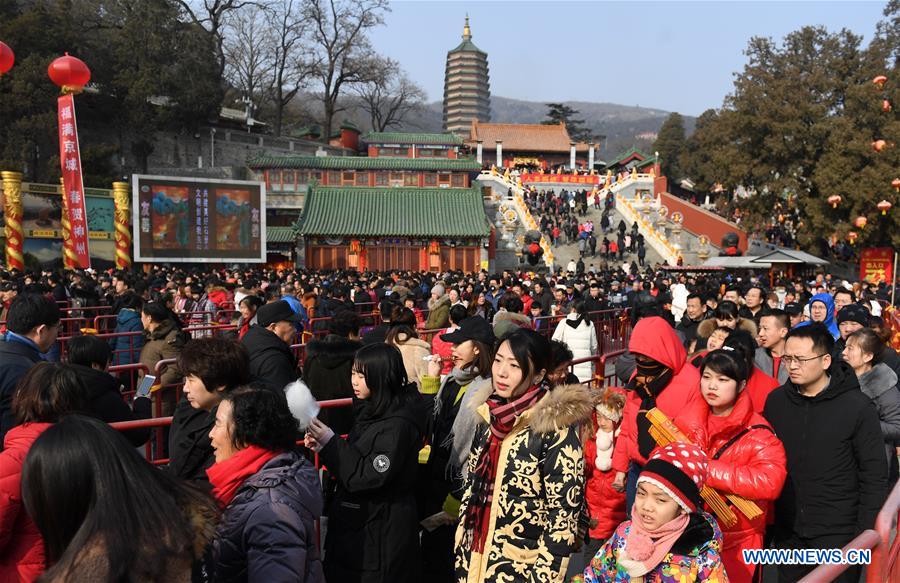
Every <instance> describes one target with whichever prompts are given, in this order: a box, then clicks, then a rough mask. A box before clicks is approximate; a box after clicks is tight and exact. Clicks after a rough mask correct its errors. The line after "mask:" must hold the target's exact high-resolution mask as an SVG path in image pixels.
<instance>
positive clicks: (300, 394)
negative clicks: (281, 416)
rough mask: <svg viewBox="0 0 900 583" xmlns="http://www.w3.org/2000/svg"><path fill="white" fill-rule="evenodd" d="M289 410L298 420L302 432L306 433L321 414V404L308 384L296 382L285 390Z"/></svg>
mask: <svg viewBox="0 0 900 583" xmlns="http://www.w3.org/2000/svg"><path fill="white" fill-rule="evenodd" d="M284 392H285V396H286V397H287V402H288V408H289V409H290V410H291V415H293V416H294V419H296V420H297V423H298V424H299V426H300V431H306V428H307V427H309V424H310V422H311V421H312V420H313V419H315V417H316V415H318V414H319V404H318V403H317V402H316V398H315V397H313V394H312V392H311V391H310V390H309V387H307V386H306V383H304V382H303V381H299V380H298V381H294V382H292V383H291V384H289V385H288V386H287V387H286V388H285V391H284Z"/></svg>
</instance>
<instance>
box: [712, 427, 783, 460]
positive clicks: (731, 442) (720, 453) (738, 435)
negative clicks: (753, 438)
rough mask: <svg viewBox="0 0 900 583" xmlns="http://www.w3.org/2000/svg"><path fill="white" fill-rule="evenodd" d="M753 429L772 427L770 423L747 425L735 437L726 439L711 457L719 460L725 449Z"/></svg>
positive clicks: (768, 428) (768, 429) (769, 428)
mask: <svg viewBox="0 0 900 583" xmlns="http://www.w3.org/2000/svg"><path fill="white" fill-rule="evenodd" d="M751 429H765V430H767V431H772V428H771V427H769V426H768V425H763V424H759V425H751V426H750V427H745V428H744V429H743V430H741V431H739V432H738V433H737V435H735V436H734V437H732V438H731V439H729V440H728V441H726V442H725V444H724V445H722V447H720V448H719V450H718V451H717V452H716V453H715V454H713V456H712V458H711V459H714V460H717V459H719V458H720V457H722V454H723V453H725V450H727V449H728V448H729V447H731V446H732V445H734V444H735V443H737V442H738V440H739V439H740V438H742V437H744V435H745V434H747V433H750V430H751ZM772 433H774V431H772Z"/></svg>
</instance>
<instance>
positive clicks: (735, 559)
mask: <svg viewBox="0 0 900 583" xmlns="http://www.w3.org/2000/svg"><path fill="white" fill-rule="evenodd" d="M747 370H748V369H747V363H746V361H745V360H744V359H743V358H742V357H741V355H740V354H739V353H738V351H735V350H733V349H731V350H729V349H727V348H726V349H722V350H715V351H713V352H711V353H709V355H708V356H707V357H706V359H705V360H704V362H703V364H702V365H701V368H700V392H701V394H702V395H703V399H704V401H705V402H706V403H707V404H708V405H709V408H708V416H707V420H706V428H707V433H708V442H707V448H706V451H707V453H708V454H709V474H708V476H707V479H706V485H707V486H709V487H711V488H713V489H715V490H717V491H718V492H719V493H720V494H723V495H725V494H737V495H738V496H741V497H743V498H746V499H747V500H752V501H754V502H756V504H757V505H758V506H759V507H760V509H761V510H762V511H763V514H762V515H761V516H758V517H757V518H755V519H753V520H750V519H748V518H747V517H746V516H745V515H744V514H742V513H741V512H740V511H738V510H737V509H734V507H733V506H732V508H733V509H734V510H735V514H736V515H737V519H738V520H737V523H736V524H735V525H734V526H730V527H729V526H726V525H724V524H720V526H721V527H722V534H723V535H724V537H725V540H724V546H723V548H722V550H721V555H722V562H723V563H724V564H725V572H726V573H727V574H728V580H729V581H731V582H732V583H751V581H753V577H754V570H755V567H754V566H753V565H747V564H745V563H744V561H743V557H742V554H741V551H743V550H744V549H761V548H763V534H764V532H765V529H766V519H767V517H768V513H769V509H770V506H771V504H772V501H773V500H775V498H777V497H778V495H779V494H780V493H781V488H782V486H783V485H784V480H785V476H786V475H787V466H786V464H787V460H786V458H785V453H784V447H783V446H782V444H781V441H780V440H779V439H778V438H777V437H776V436H775V433H774V432H773V431H772V428H771V427H770V426H769V423H768V422H767V421H766V420H765V419H763V417H762V416H761V415H759V414H758V413H755V412H754V410H753V403H752V399H751V397H750V393H749V392H748V391H747V376H748V375H747Z"/></svg>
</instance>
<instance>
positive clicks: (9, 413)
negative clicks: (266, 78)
mask: <svg viewBox="0 0 900 583" xmlns="http://www.w3.org/2000/svg"><path fill="white" fill-rule="evenodd" d="M775 283H776V285H774V286H764V285H763V283H762V282H761V281H759V280H758V279H756V278H755V277H751V278H748V279H745V280H740V279H738V278H735V277H733V276H730V275H726V276H723V275H721V274H718V273H713V274H707V275H689V274H678V275H671V274H668V273H667V272H662V271H660V272H655V271H653V270H650V269H646V270H640V271H638V272H637V273H636V274H630V273H626V272H625V271H624V270H621V269H616V270H613V269H610V270H607V271H602V272H599V271H587V272H582V273H579V272H578V271H577V270H572V271H569V272H560V273H556V274H549V275H536V274H533V273H523V272H504V273H500V274H488V273H486V272H479V273H459V272H451V273H444V274H434V273H418V272H402V271H397V272H391V273H379V274H376V273H363V274H359V273H355V272H310V271H303V270H284V271H273V270H260V269H231V270H214V271H213V270H210V271H206V272H201V271H199V270H185V269H173V268H159V269H153V270H150V271H148V272H145V273H121V272H119V273H111V274H105V273H104V274H100V273H95V272H90V271H89V272H75V273H67V274H63V275H59V274H53V273H34V274H17V273H10V274H0V302H2V305H3V314H2V326H3V337H2V341H0V439H2V443H3V450H2V452H0V578H3V579H10V580H12V579H17V580H26V581H31V580H36V579H38V578H40V579H41V580H43V581H81V580H90V581H101V580H142V581H188V580H192V581H268V580H272V581H309V582H322V581H329V582H337V583H344V582H347V583H352V582H355V581H359V582H363V581H365V582H370V581H392V582H393V581H401V582H402V581H410V582H419V581H433V582H434V583H443V582H456V583H458V582H471V583H476V582H477V583H481V582H488V581H531V580H534V581H560V582H570V581H587V582H598V581H608V582H620V581H633V580H643V581H660V582H667V581H679V582H681V581H714V582H719V581H726V580H727V581H736V582H739V583H740V582H748V583H749V582H751V581H755V580H757V577H759V567H758V566H757V565H754V564H749V563H747V562H746V561H745V560H744V555H743V554H742V552H743V551H745V550H748V549H761V548H781V549H822V548H825V549H831V548H840V547H842V546H844V545H845V544H846V543H847V542H848V541H850V540H851V539H852V538H853V537H855V536H856V535H858V534H859V533H860V532H862V531H863V530H865V529H867V528H871V527H872V525H873V523H874V520H875V516H876V514H877V512H878V511H879V509H880V507H881V506H882V504H883V503H884V500H885V498H886V496H887V493H888V491H889V489H890V488H891V487H892V486H893V485H894V484H895V483H896V481H897V477H898V464H897V445H898V443H897V442H898V441H900V389H898V373H900V357H898V355H897V352H895V351H894V349H893V348H892V347H891V346H890V343H889V337H890V334H891V332H890V326H889V324H886V322H885V319H884V317H885V316H886V314H884V313H883V310H884V307H885V306H886V304H887V302H886V301H885V300H886V298H887V294H888V293H889V291H888V287H887V286H885V285H884V284H880V285H877V286H874V285H869V284H867V283H865V282H856V283H851V282H841V281H838V280H837V279H835V278H832V277H831V276H830V275H826V274H820V275H817V276H815V277H814V278H813V279H811V280H804V279H797V280H783V281H777V282H775ZM58 302H66V303H67V304H68V305H69V306H71V308H70V309H69V312H70V314H71V313H77V312H78V310H86V309H87V308H88V307H89V306H101V305H102V306H109V307H110V311H109V313H110V315H115V316H116V317H115V325H114V326H115V328H114V329H115V330H116V331H117V333H113V334H112V335H111V337H109V338H106V337H103V335H96V334H92V333H91V332H92V331H90V330H86V331H83V332H82V333H80V334H73V335H71V336H69V337H64V338H60V322H61V312H60V307H59V306H60V304H59V303H58ZM610 320H612V321H615V322H616V323H617V324H623V325H624V324H628V325H629V326H630V335H629V338H628V340H627V351H626V352H625V353H624V354H622V355H620V356H618V358H616V360H615V372H614V374H613V373H612V371H607V370H601V369H599V368H598V367H597V362H598V358H596V357H598V356H599V355H600V352H601V346H602V345H603V342H604V340H605V338H604V334H605V333H604V330H608V328H606V327H604V326H602V325H601V324H602V323H603V322H608V321H610ZM217 325H218V326H217ZM617 329H619V328H618V327H617ZM298 345H299V346H298ZM298 349H299V350H298ZM299 355H302V356H303V358H298V356H299ZM592 357H594V358H592ZM573 360H574V361H575V362H574V363H573ZM161 361H165V362H169V363H171V364H168V365H166V366H163V367H161V368H160V367H158V366H157V365H158V364H159V363H160V362H161ZM128 363H142V364H143V367H142V370H149V371H156V372H159V373H161V374H160V376H159V378H156V379H155V380H154V381H153V384H152V388H151V390H149V391H146V392H143V391H141V390H138V391H137V392H135V393H133V394H132V391H130V390H126V389H127V388H126V387H123V386H121V385H122V383H123V381H124V379H123V378H122V377H121V376H119V374H118V373H113V374H110V372H108V368H109V366H111V365H115V364H119V365H121V364H128ZM144 367H145V368H144ZM607 377H608V378H607ZM604 379H605V380H604ZM129 388H130V387H129ZM335 399H346V400H347V401H346V402H348V403H351V404H350V406H346V407H333V406H331V405H334V404H335V403H333V402H332V403H330V405H329V406H325V404H323V407H324V408H321V409H319V405H318V403H320V402H324V401H333V400H335ZM154 414H155V415H162V416H165V417H169V416H171V425H170V426H167V427H166V428H165V435H166V439H165V443H164V444H163V446H162V447H158V448H156V451H155V454H156V456H155V457H156V458H157V459H160V460H165V463H164V464H163V466H162V467H155V466H154V465H152V464H151V463H149V462H148V461H147V460H146V459H145V458H144V457H143V454H142V453H140V452H143V451H147V450H146V449H143V448H142V449H141V450H138V449H135V448H136V447H137V446H141V445H142V444H145V443H146V442H147V441H148V439H149V438H150V435H151V433H150V431H149V430H148V429H135V428H130V429H129V430H127V431H118V430H116V429H113V428H112V427H111V426H110V425H109V423H114V422H118V421H126V420H137V419H146V418H149V417H151V416H152V415H154ZM151 449H153V448H151ZM316 459H317V460H319V461H320V462H321V465H322V466H323V468H324V471H323V472H320V471H318V470H317V466H316V465H314V463H313V462H314V461H315V460H316ZM811 568H812V567H811V566H804V565H779V566H777V569H776V570H777V577H778V580H780V581H796V580H798V579H799V578H800V577H801V576H802V575H803V574H805V573H806V572H808V571H809V570H810V569H811ZM859 574H860V573H859V567H851V568H849V569H848V570H847V571H846V572H845V573H844V574H842V575H841V576H840V579H839V580H841V581H848V582H849V581H854V582H855V581H858V580H859Z"/></svg>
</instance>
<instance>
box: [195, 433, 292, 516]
mask: <svg viewBox="0 0 900 583" xmlns="http://www.w3.org/2000/svg"><path fill="white" fill-rule="evenodd" d="M280 453H281V452H278V451H270V450H268V449H263V448H261V447H259V446H257V445H251V446H250V447H247V448H244V449H242V450H240V451H238V452H237V453H236V454H234V455H233V456H231V457H230V458H228V459H227V460H225V461H224V462H218V463H215V464H213V465H212V467H210V468H209V469H208V470H206V475H207V476H208V477H209V483H210V484H212V486H213V491H212V493H213V496H214V497H215V498H216V500H218V502H219V506H221V507H222V508H225V507H226V506H228V504H230V503H231V501H232V500H233V499H234V496H235V494H237V491H238V489H239V488H240V487H241V485H242V484H243V483H244V481H246V479H247V478H249V477H250V476H252V475H253V474H255V473H256V472H258V471H259V470H260V468H262V467H263V466H264V465H266V464H267V463H268V462H269V460H271V459H272V458H273V457H275V456H276V455H278V454H280Z"/></svg>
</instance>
